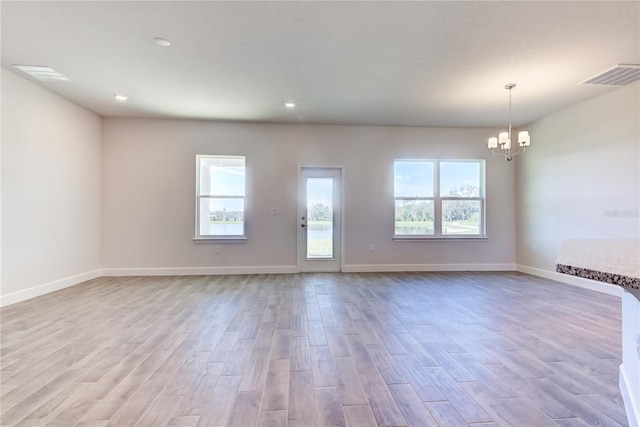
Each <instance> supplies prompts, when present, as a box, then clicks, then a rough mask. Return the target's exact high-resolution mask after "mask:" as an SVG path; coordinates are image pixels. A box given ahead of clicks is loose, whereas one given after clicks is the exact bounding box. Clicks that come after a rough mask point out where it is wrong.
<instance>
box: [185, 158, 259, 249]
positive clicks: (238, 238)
mask: <svg viewBox="0 0 640 427" xmlns="http://www.w3.org/2000/svg"><path fill="white" fill-rule="evenodd" d="M203 159H218V160H239V159H242V160H244V171H245V175H244V194H243V195H222V194H206V195H202V194H200V181H201V176H200V173H201V165H202V160H203ZM246 172H247V157H246V156H237V155H218V154H215V155H210V154H197V155H196V185H195V187H196V194H195V207H196V211H195V233H194V238H193V240H194V241H201V242H207V241H212V242H244V241H246V240H247V175H246ZM210 199H242V204H243V211H242V234H200V207H201V202H202V200H210Z"/></svg>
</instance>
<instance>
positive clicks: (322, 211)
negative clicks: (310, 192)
mask: <svg viewBox="0 0 640 427" xmlns="http://www.w3.org/2000/svg"><path fill="white" fill-rule="evenodd" d="M308 214H309V220H310V221H331V217H332V214H333V212H331V208H330V207H329V206H326V205H323V204H322V203H314V204H313V205H311V208H310V209H309V212H308Z"/></svg>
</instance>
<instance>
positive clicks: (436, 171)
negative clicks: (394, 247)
mask: <svg viewBox="0 0 640 427" xmlns="http://www.w3.org/2000/svg"><path fill="white" fill-rule="evenodd" d="M396 162H423V163H426V162H429V163H432V164H433V196H432V197H407V196H396V189H395V165H396ZM442 163H474V164H477V165H478V174H479V176H478V183H479V191H478V196H472V197H469V196H441V195H440V178H441V176H440V166H441V164H442ZM485 165H486V162H485V159H407V158H398V159H394V160H393V174H392V176H393V177H394V188H393V201H394V203H393V205H394V207H393V209H394V214H393V219H394V221H393V240H397V241H403V240H404V241H415V240H486V239H487V233H486V223H487V222H486V168H485ZM399 200H416V201H422V200H433V233H432V234H396V225H395V223H396V221H395V209H396V208H395V205H396V201H399ZM447 200H471V201H478V202H479V203H480V211H479V212H478V221H479V233H478V234H458V233H456V234H443V233H442V228H443V227H442V226H443V212H442V205H443V203H442V202H443V201H447Z"/></svg>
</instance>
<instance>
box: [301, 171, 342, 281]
mask: <svg viewBox="0 0 640 427" xmlns="http://www.w3.org/2000/svg"><path fill="white" fill-rule="evenodd" d="M341 176H342V171H341V169H339V168H315V167H314V168H312V167H302V168H300V175H299V178H298V268H299V269H300V271H304V272H313V271H340V270H341V265H342V258H341V238H340V229H341V224H342V210H341V206H340V201H341V197H342V196H341V187H342V184H341Z"/></svg>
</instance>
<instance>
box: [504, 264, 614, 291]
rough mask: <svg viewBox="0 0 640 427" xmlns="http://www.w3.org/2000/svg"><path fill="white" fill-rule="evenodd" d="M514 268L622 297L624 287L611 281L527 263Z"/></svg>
mask: <svg viewBox="0 0 640 427" xmlns="http://www.w3.org/2000/svg"><path fill="white" fill-rule="evenodd" d="M516 269H517V270H518V271H519V272H521V273H527V274H532V275H534V276H539V277H544V278H545V279H551V280H555V281H558V282H562V283H567V284H569V285H573V286H579V287H581V288H586V289H591V290H592V291H597V292H602V293H604V294H609V295H613V296H616V297H620V298H622V293H623V292H624V289H623V288H622V287H620V286H618V285H612V284H611V283H604V282H598V281H597V280H591V279H584V278H582V277H577V276H571V275H569V274H562V273H558V272H556V271H549V270H543V269H541V268H535V267H529V266H527V265H521V264H518V265H516Z"/></svg>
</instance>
